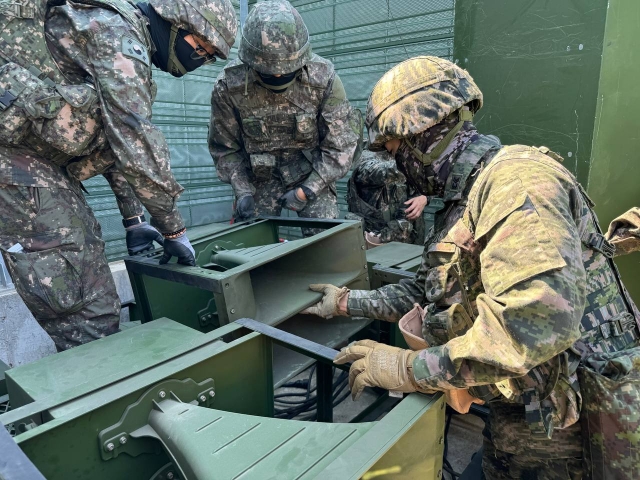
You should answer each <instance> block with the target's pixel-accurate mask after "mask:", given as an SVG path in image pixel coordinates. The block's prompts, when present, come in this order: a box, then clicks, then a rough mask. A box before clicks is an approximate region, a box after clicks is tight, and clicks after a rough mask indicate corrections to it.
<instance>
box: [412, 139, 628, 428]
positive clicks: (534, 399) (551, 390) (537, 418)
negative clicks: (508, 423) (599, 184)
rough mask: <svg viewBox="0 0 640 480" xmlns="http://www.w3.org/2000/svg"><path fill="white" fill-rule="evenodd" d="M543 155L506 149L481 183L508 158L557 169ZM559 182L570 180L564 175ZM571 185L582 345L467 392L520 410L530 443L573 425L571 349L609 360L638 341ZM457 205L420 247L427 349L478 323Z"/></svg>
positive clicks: (476, 264) (468, 244) (472, 267)
mask: <svg viewBox="0 0 640 480" xmlns="http://www.w3.org/2000/svg"><path fill="white" fill-rule="evenodd" d="M472 147H473V145H472ZM543 152H544V153H543ZM464 153H465V152H463V153H462V155H464ZM545 153H550V154H552V155H553V153H552V152H548V149H544V148H542V149H534V148H530V147H522V146H511V147H505V148H503V149H502V150H500V152H499V153H497V155H495V157H493V158H492V159H489V161H487V159H486V158H485V160H483V163H484V164H485V168H484V169H483V171H482V173H481V174H480V175H484V174H486V172H487V171H489V170H490V169H492V168H493V167H495V165H497V164H498V163H500V162H501V161H503V160H507V159H509V158H513V154H517V155H518V156H519V157H520V158H522V157H526V158H529V159H530V160H534V161H538V162H542V163H544V164H547V165H551V166H553V167H554V168H558V165H559V164H558V163H557V161H556V159H554V158H551V157H550V156H548V155H545ZM476 163H478V162H476ZM486 164H488V166H487V165H486ZM560 168H562V167H560ZM454 171H455V166H454ZM566 175H568V176H571V174H570V173H569V172H566ZM571 178H572V179H573V180H574V181H575V184H576V186H577V187H578V188H579V189H580V191H581V193H582V196H583V198H584V201H585V205H586V206H587V208H588V209H589V219H588V221H587V222H585V223H586V225H580V228H581V230H582V231H581V240H582V257H583V262H584V268H585V271H586V274H587V280H586V287H587V291H586V298H587V305H586V308H585V310H584V314H583V317H582V322H581V326H580V329H581V332H582V336H581V339H580V340H579V342H577V344H576V346H574V347H573V348H572V349H570V350H568V351H567V352H564V353H562V354H560V355H558V356H556V357H554V358H553V359H551V360H550V361H548V362H546V363H544V364H542V365H540V366H538V367H536V368H534V369H533V370H531V372H529V374H527V375H525V376H524V377H520V378H517V379H512V380H508V381H504V382H501V383H500V384H497V385H493V386H488V387H472V388H470V389H469V391H470V392H471V393H472V394H473V395H474V396H476V397H478V398H483V399H485V400H489V401H490V400H492V399H498V400H500V401H507V402H511V403H516V404H523V405H525V411H526V415H525V416H526V421H527V423H528V425H529V427H530V429H531V432H532V435H533V436H534V437H539V438H551V434H552V432H553V429H554V427H559V428H564V427H568V426H570V425H571V424H573V423H575V422H576V421H577V419H578V416H579V414H580V388H579V385H578V379H577V374H576V371H577V368H578V366H579V364H580V361H581V360H580V356H581V353H580V352H578V347H580V350H581V351H584V349H585V348H586V349H588V350H589V351H591V352H615V351H621V350H625V349H628V348H631V347H634V346H636V345H637V344H638V338H639V331H638V325H639V324H640V314H639V313H638V310H637V308H636V306H635V305H634V303H633V301H632V299H631V297H630V296H629V294H628V292H627V291H626V289H625V288H624V286H623V284H622V282H621V280H620V275H619V273H618V270H617V268H616V266H615V264H614V263H613V261H612V260H611V259H612V257H613V253H614V252H613V248H612V247H611V245H610V244H609V243H608V242H607V241H606V240H605V238H604V236H603V235H602V232H601V231H600V229H599V226H598V222H597V218H596V216H595V213H594V212H593V203H592V202H591V200H590V199H589V197H588V196H587V195H586V193H585V192H584V190H583V189H582V187H580V184H579V183H578V181H577V180H575V178H574V177H573V176H571ZM453 183H457V182H456V181H453V182H452V184H453ZM474 183H475V182H474ZM474 193H475V192H474V189H473V188H471V191H470V193H469V194H466V193H465V194H462V195H461V199H464V200H466V199H467V198H469V197H472V198H473V197H474ZM464 203H466V202H464V201H463V202H462V203H460V204H458V205H456V206H455V207H453V210H450V211H449V212H448V214H447V215H446V218H445V219H444V220H440V222H439V224H440V225H441V227H442V228H441V229H440V230H439V231H440V233H439V234H438V233H434V234H433V235H432V238H431V240H430V241H429V242H428V243H427V245H428V261H429V265H430V267H431V269H430V270H429V271H428V273H427V278H426V285H425V296H426V301H427V303H428V306H427V309H426V311H425V317H424V320H423V336H424V338H425V340H426V341H427V343H428V344H429V345H431V346H433V345H443V344H445V343H447V342H448V341H449V340H450V339H451V338H454V337H457V336H460V335H463V334H464V333H466V331H467V330H468V329H469V328H470V327H471V326H472V324H473V321H474V319H475V318H476V317H477V315H478V311H477V308H476V301H475V300H476V298H477V296H478V295H479V294H481V293H484V287H483V284H482V281H481V278H480V270H481V266H480V257H479V247H478V245H477V244H476V243H475V236H476V232H474V231H470V230H469V229H468V228H467V227H466V226H465V224H471V223H470V222H463V221H462V219H463V218H464V217H466V216H467V215H468V211H467V209H466V207H463V208H462V211H460V207H461V205H463V204H464ZM564 398H569V399H573V403H572V402H569V403H572V405H569V406H568V407H567V411H566V412H564V413H563V415H564V416H561V415H560V414H559V412H558V411H557V410H556V407H555V406H554V405H557V404H558V402H563V401H566V400H564Z"/></svg>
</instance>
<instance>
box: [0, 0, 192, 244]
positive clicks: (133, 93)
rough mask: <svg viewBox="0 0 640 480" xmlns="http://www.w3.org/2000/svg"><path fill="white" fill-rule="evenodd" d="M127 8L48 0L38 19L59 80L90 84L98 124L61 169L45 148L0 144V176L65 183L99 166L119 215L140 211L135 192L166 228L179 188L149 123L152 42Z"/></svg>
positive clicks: (171, 223) (176, 220)
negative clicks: (58, 3) (43, 15)
mask: <svg viewBox="0 0 640 480" xmlns="http://www.w3.org/2000/svg"><path fill="white" fill-rule="evenodd" d="M130 9H131V12H134V13H133V14H132V15H127V16H128V17H129V18H125V17H123V16H122V15H120V14H119V13H118V12H116V11H115V10H111V9H108V8H99V7H94V6H89V7H88V6H87V5H82V4H81V2H79V3H78V4H70V3H67V4H64V5H61V6H55V7H52V8H50V10H49V12H48V13H47V18H46V23H45V32H46V34H47V44H48V46H49V50H50V52H51V54H52V56H53V58H54V59H55V61H56V63H57V66H58V68H59V69H60V71H61V73H62V75H63V77H64V79H65V80H64V81H65V82H66V83H68V84H69V85H83V84H85V83H86V82H87V81H88V82H90V83H91V84H92V85H93V86H94V87H95V90H96V93H97V102H98V103H97V107H98V109H97V112H99V118H96V119H95V121H96V122H99V124H101V125H99V127H100V128H99V130H98V133H97V135H96V137H95V139H93V140H92V142H91V143H90V144H89V145H87V147H86V149H85V150H84V152H83V155H82V156H81V157H79V158H76V159H75V160H76V163H72V164H71V165H68V166H67V167H68V174H67V173H66V172H65V171H64V169H61V168H60V166H57V165H55V164H54V162H51V161H50V156H49V155H47V153H46V152H42V154H41V155H39V154H38V153H37V152H38V148H35V149H34V148H33V147H31V148H30V147H25V148H20V147H16V148H11V147H7V148H0V182H3V183H7V184H14V185H28V186H41V187H46V186H50V185H57V186H60V187H65V188H70V186H72V185H73V180H80V181H81V180H84V179H86V178H89V177H91V176H94V175H96V174H106V175H105V176H106V178H107V180H108V181H109V183H110V185H111V186H112V188H114V192H115V193H116V196H117V198H118V201H119V206H120V209H121V212H122V213H123V215H125V216H133V215H137V214H140V213H141V212H142V206H141V205H140V202H139V201H138V200H137V199H140V200H141V201H142V202H143V203H144V205H145V207H146V208H147V209H148V210H149V213H150V214H151V215H152V217H153V222H154V224H155V225H156V226H157V227H158V228H159V229H160V230H161V231H162V232H164V233H168V232H173V231H176V230H179V229H180V228H182V227H183V226H184V222H183V220H182V217H181V216H180V213H179V212H178V209H177V207H176V200H177V198H178V196H179V195H180V193H181V192H182V190H183V189H182V187H181V186H180V185H179V184H178V182H177V181H176V180H175V178H174V177H173V175H172V173H171V170H170V154H169V148H168V146H167V143H166V141H165V138H164V136H163V135H162V133H161V132H160V130H159V129H158V128H157V127H156V126H154V125H153V124H152V123H151V105H152V103H153V100H154V96H155V89H156V87H155V83H154V82H153V80H152V78H151V62H150V53H151V52H150V51H149V50H150V48H151V44H150V41H149V40H148V32H147V31H146V24H145V22H144V20H143V18H142V17H141V16H138V15H137V14H136V13H135V10H136V9H135V7H133V6H130ZM132 19H134V20H137V21H136V22H135V24H134V23H132V21H131V20H132ZM38 33H39V32H38ZM38 33H36V35H37V34H38ZM27 54H28V51H25V56H27ZM28 61H29V58H28V57H27V58H26V62H28ZM77 130H78V131H79V129H77ZM76 133H78V132H74V133H73V134H74V135H75V134H76ZM69 134H72V133H69ZM68 175H69V176H71V178H72V181H71V182H70V181H69V179H68ZM136 197H137V198H136Z"/></svg>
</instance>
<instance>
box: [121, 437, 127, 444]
mask: <svg viewBox="0 0 640 480" xmlns="http://www.w3.org/2000/svg"><path fill="white" fill-rule="evenodd" d="M125 443H127V437H125V436H124V435H123V436H121V437H120V445H124V444H125Z"/></svg>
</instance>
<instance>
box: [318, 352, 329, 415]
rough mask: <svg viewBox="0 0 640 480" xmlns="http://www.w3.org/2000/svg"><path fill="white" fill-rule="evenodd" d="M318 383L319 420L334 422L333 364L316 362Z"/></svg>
mask: <svg viewBox="0 0 640 480" xmlns="http://www.w3.org/2000/svg"><path fill="white" fill-rule="evenodd" d="M316 383H317V385H316V386H317V388H318V389H317V390H316V394H317V398H318V410H317V421H318V422H326V423H331V422H333V366H332V365H331V364H330V363H325V362H318V363H316Z"/></svg>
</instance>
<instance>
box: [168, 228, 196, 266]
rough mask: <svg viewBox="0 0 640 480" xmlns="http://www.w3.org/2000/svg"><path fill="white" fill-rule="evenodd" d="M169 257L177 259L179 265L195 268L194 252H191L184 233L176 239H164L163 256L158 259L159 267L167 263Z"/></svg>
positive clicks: (191, 249) (191, 248)
mask: <svg viewBox="0 0 640 480" xmlns="http://www.w3.org/2000/svg"><path fill="white" fill-rule="evenodd" d="M171 257H178V263H179V264H180V265H189V266H191V267H195V266H196V252H195V251H194V250H193V247H192V246H191V243H190V242H189V239H188V238H187V234H186V233H183V234H182V235H180V236H179V237H178V238H165V239H164V254H163V255H162V258H160V265H164V264H165V263H167V262H169V260H171Z"/></svg>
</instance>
